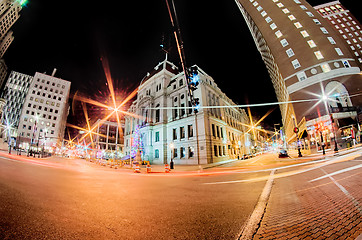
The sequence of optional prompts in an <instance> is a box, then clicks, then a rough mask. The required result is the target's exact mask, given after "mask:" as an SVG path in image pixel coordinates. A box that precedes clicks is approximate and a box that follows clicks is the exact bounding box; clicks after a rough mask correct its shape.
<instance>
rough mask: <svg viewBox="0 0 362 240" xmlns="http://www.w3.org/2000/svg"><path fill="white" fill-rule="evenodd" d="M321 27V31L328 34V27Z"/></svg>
mask: <svg viewBox="0 0 362 240" xmlns="http://www.w3.org/2000/svg"><path fill="white" fill-rule="evenodd" d="M320 29H321V31H322V32H323V33H324V34H328V31H327V29H326V28H324V27H321V28H320Z"/></svg>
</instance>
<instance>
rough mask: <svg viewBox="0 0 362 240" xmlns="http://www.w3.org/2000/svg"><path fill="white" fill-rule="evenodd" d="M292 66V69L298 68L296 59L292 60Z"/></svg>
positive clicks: (298, 64)
mask: <svg viewBox="0 0 362 240" xmlns="http://www.w3.org/2000/svg"><path fill="white" fill-rule="evenodd" d="M292 65H293V67H294V69H297V68H300V63H299V61H298V59H295V60H293V61H292Z"/></svg>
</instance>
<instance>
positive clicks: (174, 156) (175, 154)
mask: <svg viewBox="0 0 362 240" xmlns="http://www.w3.org/2000/svg"><path fill="white" fill-rule="evenodd" d="M173 158H177V148H174V149H173Z"/></svg>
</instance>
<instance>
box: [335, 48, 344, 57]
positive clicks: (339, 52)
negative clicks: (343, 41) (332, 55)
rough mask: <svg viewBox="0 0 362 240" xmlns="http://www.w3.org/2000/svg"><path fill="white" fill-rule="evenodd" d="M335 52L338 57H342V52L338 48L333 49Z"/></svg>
mask: <svg viewBox="0 0 362 240" xmlns="http://www.w3.org/2000/svg"><path fill="white" fill-rule="evenodd" d="M335 50H336V52H337V54H338V55H339V56H343V52H342V50H341V49H340V48H335Z"/></svg>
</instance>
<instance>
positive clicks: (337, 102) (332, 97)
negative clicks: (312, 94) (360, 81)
mask: <svg viewBox="0 0 362 240" xmlns="http://www.w3.org/2000/svg"><path fill="white" fill-rule="evenodd" d="M324 92H325V94H326V96H328V103H327V104H328V105H329V106H331V107H338V108H341V107H352V102H351V99H350V97H349V93H348V91H347V89H346V87H345V86H344V85H343V84H342V83H340V82H338V81H331V82H329V83H328V84H327V85H326V87H325V90H324Z"/></svg>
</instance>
